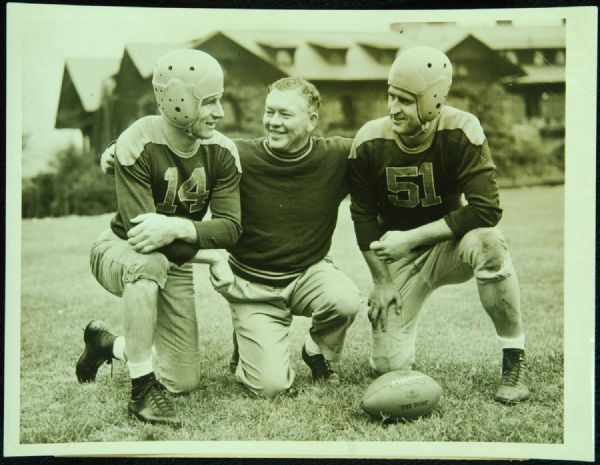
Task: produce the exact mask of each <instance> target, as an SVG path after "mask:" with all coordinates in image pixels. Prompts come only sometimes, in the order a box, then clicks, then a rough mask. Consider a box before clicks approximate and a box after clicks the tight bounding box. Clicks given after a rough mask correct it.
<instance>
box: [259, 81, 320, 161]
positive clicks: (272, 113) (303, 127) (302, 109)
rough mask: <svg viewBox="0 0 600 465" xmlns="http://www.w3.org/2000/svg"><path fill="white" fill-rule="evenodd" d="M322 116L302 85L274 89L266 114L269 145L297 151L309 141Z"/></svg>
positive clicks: (264, 124) (277, 148)
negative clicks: (314, 107) (304, 93)
mask: <svg viewBox="0 0 600 465" xmlns="http://www.w3.org/2000/svg"><path fill="white" fill-rule="evenodd" d="M318 118H319V117H318V114H317V112H316V111H314V110H311V109H310V108H309V105H308V101H307V99H306V97H305V96H304V95H302V93H301V92H300V91H299V90H298V89H286V90H279V89H272V90H271V92H269V95H267V100H266V102H265V113H264V115H263V127H264V130H265V136H266V138H267V143H268V144H269V147H270V148H272V149H275V150H278V151H281V152H286V153H293V152H297V151H298V150H300V149H301V148H302V147H304V146H305V145H306V144H307V143H308V139H309V137H310V134H311V132H312V131H313V130H314V129H315V127H316V125H317V121H318Z"/></svg>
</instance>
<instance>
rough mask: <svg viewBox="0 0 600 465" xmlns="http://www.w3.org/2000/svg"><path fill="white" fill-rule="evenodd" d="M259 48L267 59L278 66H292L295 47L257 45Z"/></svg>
mask: <svg viewBox="0 0 600 465" xmlns="http://www.w3.org/2000/svg"><path fill="white" fill-rule="evenodd" d="M258 45H260V47H261V48H262V49H263V50H264V51H265V52H266V53H267V55H268V56H269V58H270V59H271V60H273V61H274V62H275V63H276V64H277V65H278V66H291V65H293V64H294V54H295V53H296V47H295V46H291V45H283V44H281V45H278V44H265V43H259V44H258Z"/></svg>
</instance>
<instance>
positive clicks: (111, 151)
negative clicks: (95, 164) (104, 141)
mask: <svg viewBox="0 0 600 465" xmlns="http://www.w3.org/2000/svg"><path fill="white" fill-rule="evenodd" d="M115 148H116V144H110V145H109V146H108V147H106V150H104V152H102V156H101V157H100V169H101V170H102V173H103V174H107V175H108V176H114V175H115Z"/></svg>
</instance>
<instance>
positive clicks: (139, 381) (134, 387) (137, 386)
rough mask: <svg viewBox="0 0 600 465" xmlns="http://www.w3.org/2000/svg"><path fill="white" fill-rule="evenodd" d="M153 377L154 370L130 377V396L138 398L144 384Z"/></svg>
mask: <svg viewBox="0 0 600 465" xmlns="http://www.w3.org/2000/svg"><path fill="white" fill-rule="evenodd" d="M155 379H156V377H155V376H154V372H150V373H148V374H146V375H144V376H140V377H138V378H131V398H132V399H135V400H138V399H139V398H140V397H141V396H142V393H143V392H144V386H146V384H148V383H150V382H152V381H154V380H155Z"/></svg>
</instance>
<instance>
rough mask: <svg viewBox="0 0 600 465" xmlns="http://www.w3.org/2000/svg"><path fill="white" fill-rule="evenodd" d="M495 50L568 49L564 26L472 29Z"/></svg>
mask: <svg viewBox="0 0 600 465" xmlns="http://www.w3.org/2000/svg"><path fill="white" fill-rule="evenodd" d="M471 33H473V34H474V35H476V36H477V37H479V38H481V40H483V41H484V42H485V43H487V44H488V45H489V46H490V47H492V48H493V49H495V50H520V49H544V48H566V30H565V27H564V26H543V27H542V26H496V27H485V28H483V27H482V28H471Z"/></svg>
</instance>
